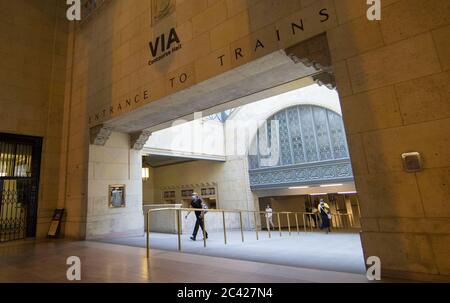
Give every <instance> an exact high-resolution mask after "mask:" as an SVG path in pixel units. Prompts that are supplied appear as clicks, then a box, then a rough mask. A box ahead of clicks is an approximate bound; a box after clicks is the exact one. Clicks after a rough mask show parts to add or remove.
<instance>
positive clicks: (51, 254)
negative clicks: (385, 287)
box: [0, 241, 367, 283]
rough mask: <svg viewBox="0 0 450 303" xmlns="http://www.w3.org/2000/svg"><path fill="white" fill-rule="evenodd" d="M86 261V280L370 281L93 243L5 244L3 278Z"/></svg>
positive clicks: (59, 275) (37, 278)
mask: <svg viewBox="0 0 450 303" xmlns="http://www.w3.org/2000/svg"><path fill="white" fill-rule="evenodd" d="M69 256H78V257H79V258H80V259H81V279H82V281H81V282H188V283H207V282H211V283H226V282H237V283H246V282H248V283H250V282H255V283H256V282H261V283H284V282H295V283H299V282H354V283H365V282H367V280H366V279H365V276H364V275H361V274H352V273H340V272H333V271H325V270H314V269H304V268H298V267H289V266H281V265H273V264H265V263H258V262H249V261H239V260H231V259H225V258H218V257H210V256H200V255H193V254H185V253H178V252H167V251H158V250H152V252H151V258H150V259H149V260H147V258H146V253H145V249H144V248H139V247H131V246H121V245H116V244H108V243H97V242H89V241H77V242H69V241H48V242H40V243H34V242H29V243H21V242H19V243H13V244H11V243H9V244H6V245H4V244H0V282H68V281H67V279H66V271H67V269H68V265H66V259H67V258H68V257H69Z"/></svg>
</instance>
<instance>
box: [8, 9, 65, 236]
mask: <svg viewBox="0 0 450 303" xmlns="http://www.w3.org/2000/svg"><path fill="white" fill-rule="evenodd" d="M64 12H65V7H64V5H63V3H62V2H61V1H56V0H49V1H43V2H41V1H26V0H17V1H1V2H0V15H1V18H0V41H1V42H0V57H1V60H0V132H4V133H12V134H21V135H28V136H37V137H43V153H42V161H41V174H40V187H39V198H38V221H37V236H38V237H39V238H41V237H44V236H45V235H46V234H47V232H48V228H49V225H50V220H51V217H52V216H53V211H54V209H55V208H57V207H60V208H64V207H65V204H64V195H65V193H64V186H65V178H64V174H65V172H64V168H65V164H64V158H61V153H62V151H63V150H64V149H65V147H64V144H63V140H64V138H66V137H65V135H66V134H64V130H65V128H64V127H63V120H64V119H65V116H64V115H65V112H64V90H65V78H66V58H67V52H68V50H67V35H68V23H67V22H66V19H65V15H64Z"/></svg>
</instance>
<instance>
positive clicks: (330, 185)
mask: <svg viewBox="0 0 450 303" xmlns="http://www.w3.org/2000/svg"><path fill="white" fill-rule="evenodd" d="M335 186H344V184H341V183H339V184H323V185H320V187H335Z"/></svg>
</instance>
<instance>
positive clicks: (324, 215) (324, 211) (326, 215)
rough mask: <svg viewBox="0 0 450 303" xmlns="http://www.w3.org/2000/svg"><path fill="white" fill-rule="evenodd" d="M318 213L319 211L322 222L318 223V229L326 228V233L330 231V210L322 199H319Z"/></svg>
mask: <svg viewBox="0 0 450 303" xmlns="http://www.w3.org/2000/svg"><path fill="white" fill-rule="evenodd" d="M319 213H320V219H321V221H322V223H321V224H320V229H325V228H326V229H327V234H328V233H329V232H331V227H330V219H331V212H330V207H329V206H328V204H326V203H325V202H324V201H323V199H320V202H319Z"/></svg>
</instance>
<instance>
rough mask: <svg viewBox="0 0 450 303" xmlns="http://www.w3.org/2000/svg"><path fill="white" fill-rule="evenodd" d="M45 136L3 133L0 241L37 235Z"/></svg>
mask: <svg viewBox="0 0 450 303" xmlns="http://www.w3.org/2000/svg"><path fill="white" fill-rule="evenodd" d="M41 149H42V139H41V138H36V137H27V136H18V135H10V134H3V133H0V242H7V241H12V240H18V239H24V238H27V237H35V236H36V221H37V200H38V188H39V171H40V162H41Z"/></svg>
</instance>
